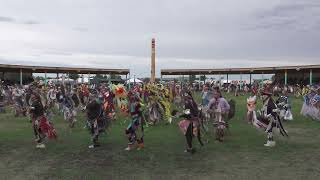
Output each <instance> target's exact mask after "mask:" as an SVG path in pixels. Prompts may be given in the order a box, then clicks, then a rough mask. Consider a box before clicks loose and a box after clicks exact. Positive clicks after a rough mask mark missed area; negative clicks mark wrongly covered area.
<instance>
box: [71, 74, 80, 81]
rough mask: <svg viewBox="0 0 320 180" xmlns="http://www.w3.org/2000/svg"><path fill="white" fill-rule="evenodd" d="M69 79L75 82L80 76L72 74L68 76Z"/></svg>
mask: <svg viewBox="0 0 320 180" xmlns="http://www.w3.org/2000/svg"><path fill="white" fill-rule="evenodd" d="M69 78H70V79H73V80H77V79H79V78H80V76H79V74H74V73H72V74H69Z"/></svg>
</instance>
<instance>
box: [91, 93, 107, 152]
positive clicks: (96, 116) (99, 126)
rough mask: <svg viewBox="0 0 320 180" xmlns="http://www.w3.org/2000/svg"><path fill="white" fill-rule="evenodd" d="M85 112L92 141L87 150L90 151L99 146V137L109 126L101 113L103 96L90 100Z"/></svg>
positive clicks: (103, 113)
mask: <svg viewBox="0 0 320 180" xmlns="http://www.w3.org/2000/svg"><path fill="white" fill-rule="evenodd" d="M92 98H93V97H92ZM86 111H87V127H88V129H89V131H90V134H91V141H92V145H90V146H89V148H90V149H92V148H96V147H99V146H100V142H99V136H100V134H101V133H103V132H105V130H106V128H107V126H108V125H109V120H108V117H107V115H106V114H105V112H104V111H103V96H99V97H98V98H96V99H92V101H91V102H89V103H88V105H87V107H86Z"/></svg>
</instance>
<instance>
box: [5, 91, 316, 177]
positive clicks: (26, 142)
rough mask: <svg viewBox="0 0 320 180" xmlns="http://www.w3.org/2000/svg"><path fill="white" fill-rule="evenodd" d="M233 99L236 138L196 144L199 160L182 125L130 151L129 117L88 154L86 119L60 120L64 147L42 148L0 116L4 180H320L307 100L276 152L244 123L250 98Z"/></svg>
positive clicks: (21, 125) (19, 121) (162, 128)
mask: <svg viewBox="0 0 320 180" xmlns="http://www.w3.org/2000/svg"><path fill="white" fill-rule="evenodd" d="M227 98H228V99H229V98H233V99H235V100H236V102H237V105H236V110H237V112H236V116H235V117H234V119H233V120H232V121H231V125H230V126H231V127H230V131H231V132H230V133H231V134H229V135H228V136H227V137H226V140H225V142H224V143H217V142H214V141H213V140H212V141H210V142H209V144H206V145H205V146H204V147H202V148H200V146H199V144H198V142H197V141H195V142H194V145H195V146H196V148H197V153H195V154H194V155H190V154H186V153H184V152H183V150H184V148H185V139H184V136H183V135H182V134H181V132H180V130H179V129H178V126H177V122H178V121H174V122H173V123H172V124H171V125H165V124H161V125H158V126H155V127H148V128H147V129H146V132H145V145H146V148H145V149H144V150H142V151H131V152H126V151H124V148H125V147H126V144H127V139H126V137H125V136H124V129H125V127H126V125H125V124H123V122H124V118H123V117H122V118H121V119H119V120H118V121H117V122H115V123H113V125H112V127H111V129H110V132H109V133H108V134H105V135H103V136H102V137H101V142H102V145H103V146H102V147H101V148H97V149H88V148H87V146H88V145H89V144H90V136H89V133H88V131H87V130H86V129H83V126H84V117H81V118H79V119H78V122H77V124H76V127H75V128H74V129H72V131H71V130H69V129H68V128H67V124H66V123H65V122H64V121H63V119H62V117H61V116H58V117H57V116H56V117H55V118H54V124H55V127H56V129H57V131H58V134H59V139H58V141H52V142H49V143H48V144H47V149H45V150H38V149H35V145H34V143H33V134H32V130H31V124H30V123H29V121H28V119H27V118H14V117H13V114H12V113H7V114H1V115H0V179H10V180H12V179H137V180H143V179H160V180H161V179H165V180H170V179H183V180H187V179H208V180H212V179H219V180H221V179H252V180H256V179H268V180H270V179H281V180H282V179H290V180H294V179H304V180H307V179H312V180H314V179H318V177H319V176H320V165H319V163H320V152H319V150H320V144H319V142H320V122H315V121H312V120H311V119H308V118H304V117H302V116H301V115H300V114H299V112H300V109H301V105H302V100H301V99H292V103H293V115H294V121H293V122H286V123H285V128H286V129H287V130H288V131H289V137H288V138H286V137H281V136H279V135H277V136H276V137H275V139H276V141H277V146H276V147H274V148H272V149H270V148H265V147H264V146H263V144H264V143H265V140H266V135H265V133H263V132H259V131H257V130H256V129H255V128H253V127H252V126H250V125H248V124H247V123H246V121H245V113H246V97H244V96H243V97H236V98H235V97H227ZM259 105H260V106H261V104H259ZM82 116H83V114H82ZM211 139H213V137H212V138H211Z"/></svg>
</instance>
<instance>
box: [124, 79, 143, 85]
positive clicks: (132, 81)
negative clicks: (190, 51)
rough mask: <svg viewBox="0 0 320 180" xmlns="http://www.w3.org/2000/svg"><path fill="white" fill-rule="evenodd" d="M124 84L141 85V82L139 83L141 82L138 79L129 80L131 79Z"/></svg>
mask: <svg viewBox="0 0 320 180" xmlns="http://www.w3.org/2000/svg"><path fill="white" fill-rule="evenodd" d="M126 83H127V84H128V83H143V81H141V80H139V79H137V78H136V79H134V78H131V79H128V80H127V81H126Z"/></svg>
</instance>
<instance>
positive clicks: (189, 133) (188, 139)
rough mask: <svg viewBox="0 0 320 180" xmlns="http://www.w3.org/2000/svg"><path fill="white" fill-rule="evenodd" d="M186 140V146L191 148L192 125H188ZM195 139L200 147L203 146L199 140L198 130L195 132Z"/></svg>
mask: <svg viewBox="0 0 320 180" xmlns="http://www.w3.org/2000/svg"><path fill="white" fill-rule="evenodd" d="M185 136H186V140H187V145H188V148H189V149H191V148H192V138H193V123H190V124H189V126H188V129H187V132H186V135H185ZM197 138H198V141H199V143H200V145H201V146H203V142H202V140H201V134H200V129H198V131H197Z"/></svg>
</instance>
